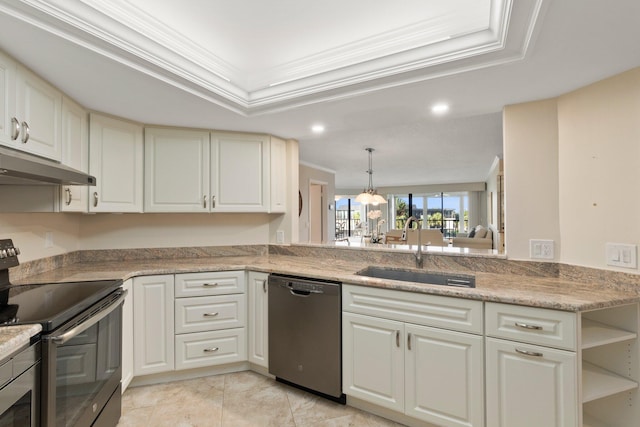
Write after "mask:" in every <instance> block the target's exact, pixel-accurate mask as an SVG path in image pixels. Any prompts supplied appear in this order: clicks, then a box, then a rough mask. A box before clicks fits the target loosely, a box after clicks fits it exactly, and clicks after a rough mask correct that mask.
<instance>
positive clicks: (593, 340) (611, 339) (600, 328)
mask: <svg viewBox="0 0 640 427" xmlns="http://www.w3.org/2000/svg"><path fill="white" fill-rule="evenodd" d="M636 337H637V334H636V333H635V332H629V331H625V330H623V329H619V328H615V327H613V326H609V325H605V324H604V323H600V322H596V321H593V320H589V319H586V318H583V319H582V349H583V350H584V349H587V348H593V347H598V346H601V345H607V344H613V343H616V342H621V341H627V340H632V339H634V338H636Z"/></svg>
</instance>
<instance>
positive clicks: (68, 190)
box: [64, 188, 73, 206]
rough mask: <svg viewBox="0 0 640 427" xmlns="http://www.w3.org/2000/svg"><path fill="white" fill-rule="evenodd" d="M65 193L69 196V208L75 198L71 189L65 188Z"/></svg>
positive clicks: (67, 202) (67, 201)
mask: <svg viewBox="0 0 640 427" xmlns="http://www.w3.org/2000/svg"><path fill="white" fill-rule="evenodd" d="M64 192H65V193H66V194H67V200H66V202H65V203H66V204H67V206H69V205H70V204H71V200H72V199H73V196H72V195H71V189H69V188H65V189H64Z"/></svg>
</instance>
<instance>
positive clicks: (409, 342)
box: [407, 333, 411, 350]
mask: <svg viewBox="0 0 640 427" xmlns="http://www.w3.org/2000/svg"><path fill="white" fill-rule="evenodd" d="M407 349H408V350H411V334H410V333H409V334H407Z"/></svg>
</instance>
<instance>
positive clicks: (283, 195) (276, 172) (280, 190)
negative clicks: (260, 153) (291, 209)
mask: <svg viewBox="0 0 640 427" xmlns="http://www.w3.org/2000/svg"><path fill="white" fill-rule="evenodd" d="M269 151H270V153H271V154H270V159H269V160H270V164H271V177H270V181H271V182H270V185H271V193H270V195H269V196H270V198H271V209H270V212H274V213H284V212H286V211H287V143H286V142H285V141H284V140H282V139H280V138H276V137H273V136H272V137H271V147H270V148H269Z"/></svg>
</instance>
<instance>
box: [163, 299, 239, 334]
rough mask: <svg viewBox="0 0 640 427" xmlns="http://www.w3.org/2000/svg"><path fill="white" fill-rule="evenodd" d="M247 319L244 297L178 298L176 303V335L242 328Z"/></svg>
mask: <svg viewBox="0 0 640 427" xmlns="http://www.w3.org/2000/svg"><path fill="white" fill-rule="evenodd" d="M246 318H247V310H246V299H245V296H244V295H221V296H213V297H193V298H177V299H176V301H175V322H176V323H175V332H176V334H183V333H189V332H203V331H213V330H218V329H229V328H242V327H244V326H245V323H246V320H245V319H246Z"/></svg>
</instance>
